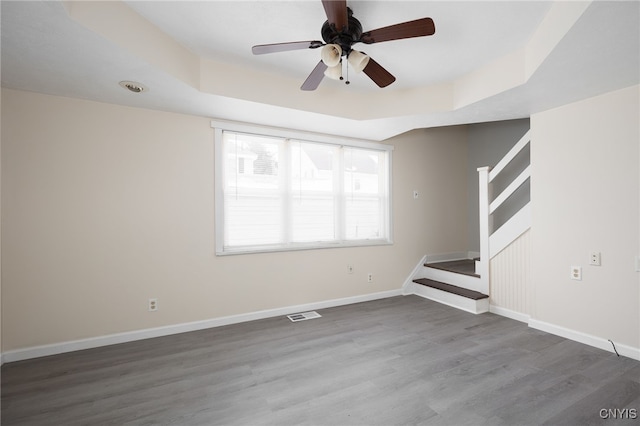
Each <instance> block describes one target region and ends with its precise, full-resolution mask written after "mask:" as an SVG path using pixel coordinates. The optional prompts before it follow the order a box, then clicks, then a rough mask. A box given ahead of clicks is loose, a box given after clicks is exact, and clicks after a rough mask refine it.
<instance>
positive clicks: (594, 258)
mask: <svg viewBox="0 0 640 426" xmlns="http://www.w3.org/2000/svg"><path fill="white" fill-rule="evenodd" d="M600 260H601V259H600V252H599V251H592V252H591V253H590V254H589V265H593V266H600V264H601V263H600Z"/></svg>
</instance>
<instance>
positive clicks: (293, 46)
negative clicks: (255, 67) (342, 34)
mask: <svg viewBox="0 0 640 426" xmlns="http://www.w3.org/2000/svg"><path fill="white" fill-rule="evenodd" d="M320 46H324V43H323V42H321V41H319V40H311V41H292V42H289V43H273V44H259V45H257V46H253V47H252V48H251V51H252V52H253V54H254V55H264V54H265V53H275V52H285V51H287V50H300V49H316V48H318V47H320Z"/></svg>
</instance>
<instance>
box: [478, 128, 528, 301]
mask: <svg viewBox="0 0 640 426" xmlns="http://www.w3.org/2000/svg"><path fill="white" fill-rule="evenodd" d="M530 132H531V131H530V130H529V131H528V132H527V133H525V135H524V136H523V137H522V138H521V139H520V140H519V141H518V143H516V144H515V145H514V146H513V148H511V150H510V151H509V152H508V153H507V155H505V156H504V157H503V158H502V160H500V161H499V162H498V164H496V166H495V167H493V168H491V167H488V166H487V167H480V168H478V173H479V188H478V189H479V197H480V198H479V218H480V270H479V271H478V272H479V273H480V278H481V282H482V284H481V286H482V292H484V293H485V294H489V282H490V277H489V263H490V261H491V259H492V258H493V257H495V256H496V255H497V254H498V253H500V252H501V251H502V250H503V249H504V248H505V247H507V246H508V245H509V244H511V243H512V242H513V241H514V240H515V239H516V238H518V237H519V236H520V235H522V233H524V232H525V231H526V230H527V229H529V228H530V227H531V202H530V201H529V202H528V203H527V204H526V205H525V206H524V207H522V208H521V209H520V210H519V211H518V212H517V213H515V214H514V215H513V216H511V217H510V218H509V220H507V221H506V222H505V223H504V224H503V225H502V226H500V228H499V229H497V230H494V229H493V214H494V213H495V211H496V210H497V209H498V207H500V206H501V205H503V204H504V202H505V201H506V200H507V199H508V198H509V197H510V196H511V195H512V194H513V193H514V192H515V191H516V190H517V189H518V188H520V187H521V186H522V185H523V184H524V183H525V182H527V181H528V180H529V179H530V178H531V165H528V166H527V167H526V168H525V169H524V170H523V171H522V172H521V173H520V174H519V175H518V176H517V177H516V178H515V179H513V181H511V183H509V185H507V187H506V188H505V189H504V190H503V191H502V192H501V193H500V194H498V196H497V197H495V198H493V191H492V189H493V188H492V182H493V181H494V180H495V178H496V177H497V176H499V175H500V173H502V172H503V171H504V169H505V167H506V166H507V165H508V164H509V163H511V162H512V161H513V159H514V158H515V157H516V156H517V155H518V154H519V153H520V152H521V151H522V150H523V149H524V148H526V147H527V145H529V143H530V142H531V137H530Z"/></svg>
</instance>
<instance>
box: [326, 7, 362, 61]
mask: <svg viewBox="0 0 640 426" xmlns="http://www.w3.org/2000/svg"><path fill="white" fill-rule="evenodd" d="M347 12H348V14H349V15H348V26H347V28H346V31H339V30H337V29H336V28H335V26H333V25H331V24H329V21H328V20H327V21H325V22H324V24H323V25H322V29H321V30H320V31H321V34H322V39H323V40H324V41H325V43H327V44H337V45H339V46H340V47H341V48H342V55H343V56H345V55H348V54H349V52H351V46H352V45H353V44H354V43H356V42H358V41H359V40H360V36H362V24H360V21H358V20H357V19H356V18H354V17H353V11H352V10H351V8H347Z"/></svg>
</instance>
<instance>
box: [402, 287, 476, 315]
mask: <svg viewBox="0 0 640 426" xmlns="http://www.w3.org/2000/svg"><path fill="white" fill-rule="evenodd" d="M407 290H408V294H415V295H417V296H420V297H424V298H425V299H429V300H433V301H434V302H438V303H442V304H443V305H448V306H451V307H454V308H457V309H461V310H463V311H467V312H471V313H472V314H481V313H484V312H489V298H485V299H480V300H472V299H468V298H466V297H462V296H458V295H456V294H452V293H447V292H446V291H442V290H438V289H435V288H432V287H426V286H423V285H419V284H415V283H413V284H412V285H411V286H409V288H408V289H407Z"/></svg>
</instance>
